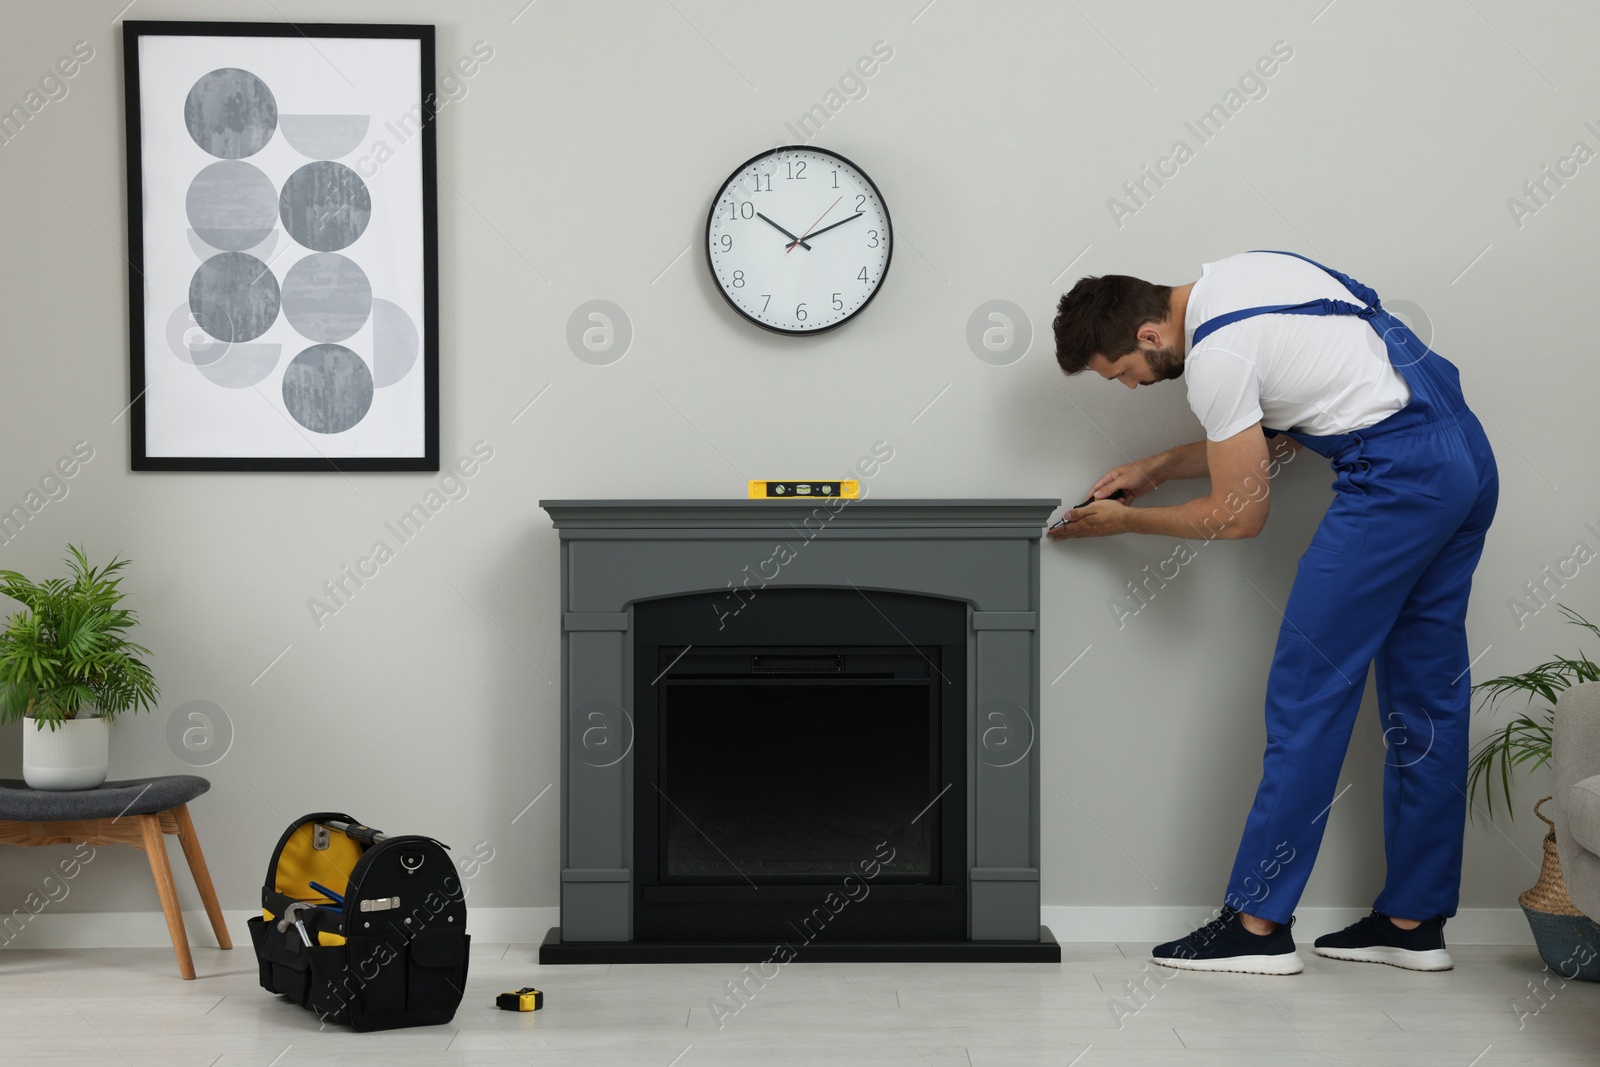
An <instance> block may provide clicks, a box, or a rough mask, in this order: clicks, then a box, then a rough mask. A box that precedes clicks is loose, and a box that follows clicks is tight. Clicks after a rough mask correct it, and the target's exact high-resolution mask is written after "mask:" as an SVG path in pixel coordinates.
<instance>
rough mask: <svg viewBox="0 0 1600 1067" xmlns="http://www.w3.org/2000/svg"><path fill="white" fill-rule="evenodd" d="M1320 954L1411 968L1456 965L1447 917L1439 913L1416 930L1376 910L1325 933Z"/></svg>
mask: <svg viewBox="0 0 1600 1067" xmlns="http://www.w3.org/2000/svg"><path fill="white" fill-rule="evenodd" d="M1313 947H1314V948H1315V950H1316V953H1317V955H1319V956H1326V957H1328V958H1329V959H1331V960H1351V961H1353V962H1355V963H1387V964H1388V965H1389V966H1391V967H1404V968H1405V969H1406V970H1408V971H1448V970H1449V969H1450V968H1452V967H1454V966H1455V962H1454V961H1453V960H1451V959H1450V953H1448V952H1446V951H1445V949H1444V918H1443V917H1441V916H1436V917H1434V918H1432V919H1429V920H1428V921H1426V922H1424V923H1423V924H1422V925H1421V926H1419V927H1417V928H1416V929H1415V930H1402V929H1400V927H1398V926H1396V925H1395V924H1394V923H1392V922H1390V921H1389V917H1388V916H1387V915H1384V914H1383V913H1381V912H1378V911H1374V912H1373V913H1372V914H1371V915H1368V916H1367V917H1366V918H1365V919H1362V920H1361V921H1360V922H1355V923H1351V924H1350V925H1349V926H1346V927H1345V928H1344V929H1343V930H1340V931H1339V932H1338V933H1333V934H1324V935H1322V936H1321V937H1319V938H1317V940H1316V943H1315V945H1314V946H1313Z"/></svg>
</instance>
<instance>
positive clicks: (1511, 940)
mask: <svg viewBox="0 0 1600 1067" xmlns="http://www.w3.org/2000/svg"><path fill="white" fill-rule="evenodd" d="M1039 910H1040V912H1041V913H1042V914H1041V919H1040V921H1041V922H1043V923H1044V925H1046V926H1048V927H1049V928H1050V932H1051V933H1053V934H1055V935H1056V940H1057V941H1061V942H1068V941H1149V942H1150V943H1151V944H1160V943H1161V942H1163V941H1171V940H1172V939H1174V938H1178V937H1182V936H1183V935H1184V934H1186V933H1188V932H1189V931H1191V930H1193V929H1195V928H1196V927H1197V926H1199V925H1200V924H1201V923H1203V922H1205V921H1206V920H1208V919H1210V918H1211V917H1212V915H1213V914H1215V912H1214V910H1213V909H1212V908H1208V907H1204V906H1201V905H1195V906H1194V907H1187V908H1185V907H1160V908H1093V907H1060V906H1050V905H1046V906H1045V907H1043V908H1041V909H1039ZM1370 910H1371V909H1370V908H1301V909H1300V910H1299V911H1298V912H1296V913H1295V925H1294V934H1295V940H1296V941H1306V942H1309V941H1313V940H1315V939H1316V938H1318V937H1321V936H1322V935H1323V934H1325V933H1328V932H1330V931H1332V930H1339V929H1342V928H1343V927H1346V926H1349V925H1350V924H1351V923H1353V922H1355V921H1356V920H1357V919H1359V918H1361V917H1362V916H1363V915H1366V914H1367V913H1368V912H1369V911H1370ZM1444 939H1445V943H1446V944H1455V945H1531V944H1533V932H1532V931H1531V930H1530V929H1529V928H1528V920H1527V917H1526V916H1524V915H1523V914H1522V909H1520V908H1463V909H1461V910H1460V911H1459V912H1457V913H1456V916H1455V918H1453V919H1451V920H1450V921H1449V923H1448V924H1447V925H1446V926H1445V931H1444Z"/></svg>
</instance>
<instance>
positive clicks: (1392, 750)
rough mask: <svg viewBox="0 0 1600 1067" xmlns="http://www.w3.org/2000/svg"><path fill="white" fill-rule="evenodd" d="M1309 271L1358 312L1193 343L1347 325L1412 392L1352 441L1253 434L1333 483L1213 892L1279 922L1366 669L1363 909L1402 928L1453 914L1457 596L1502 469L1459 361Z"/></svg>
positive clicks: (1460, 816) (1220, 321) (1477, 550)
mask: <svg viewBox="0 0 1600 1067" xmlns="http://www.w3.org/2000/svg"><path fill="white" fill-rule="evenodd" d="M1280 254H1283V255H1294V254H1295V253H1292V252H1290V253H1280ZM1297 258H1300V259H1305V258H1306V257H1304V256H1298V257H1297ZM1306 262H1308V263H1310V262H1313V261H1311V260H1306ZM1314 265H1315V266H1318V267H1321V269H1323V270H1325V271H1327V272H1328V274H1330V275H1332V276H1333V277H1334V278H1336V279H1338V280H1339V281H1340V282H1341V283H1342V284H1343V285H1344V286H1345V288H1347V289H1348V290H1349V291H1350V293H1351V295H1352V296H1353V297H1355V298H1356V299H1357V300H1359V301H1361V302H1362V303H1364V304H1365V306H1361V304H1353V303H1348V302H1346V301H1343V300H1328V299H1323V300H1314V301H1310V302H1307V303H1304V304H1294V305H1277V306H1271V307H1255V308H1245V309H1243V310H1240V311H1234V312H1230V313H1229V314H1226V315H1219V316H1217V317H1216V318H1214V319H1211V320H1209V321H1207V322H1205V323H1203V324H1201V326H1200V327H1199V328H1198V329H1197V330H1195V333H1194V343H1195V344H1199V343H1200V341H1201V340H1203V339H1204V338H1205V337H1206V336H1208V335H1209V334H1211V333H1213V332H1214V331H1216V330H1218V329H1221V328H1223V327H1225V326H1228V325H1230V324H1231V323H1235V322H1238V321H1240V320H1242V319H1246V318H1250V317H1251V316H1254V315H1266V314H1281V315H1356V316H1359V317H1360V318H1363V319H1366V320H1367V321H1368V322H1369V323H1370V324H1371V325H1372V328H1373V329H1374V330H1376V331H1377V332H1378V335H1379V336H1380V337H1381V338H1382V339H1383V341H1384V343H1385V345H1386V346H1387V348H1388V350H1389V360H1390V362H1391V363H1392V364H1393V365H1394V367H1395V369H1396V370H1397V371H1399V372H1400V374H1401V376H1402V377H1404V378H1405V380H1406V384H1407V385H1409V386H1410V387H1411V400H1410V402H1409V403H1408V404H1407V405H1406V406H1405V407H1404V408H1402V409H1401V410H1400V411H1397V412H1395V413H1394V414H1393V415H1390V416H1389V417H1388V418H1386V419H1384V420H1383V421H1381V422H1379V423H1377V424H1376V425H1374V426H1369V427H1367V428H1366V429H1364V430H1357V431H1355V432H1353V433H1344V434H1334V435H1329V436H1317V435H1313V434H1305V433H1293V432H1288V431H1281V430H1280V431H1274V430H1270V429H1269V430H1266V433H1267V434H1268V435H1269V436H1272V435H1273V434H1274V433H1283V432H1288V433H1289V436H1290V437H1292V438H1294V439H1295V440H1296V441H1299V442H1300V443H1301V444H1303V445H1305V446H1306V447H1307V448H1309V449H1311V450H1312V451H1314V452H1317V453H1319V454H1320V455H1323V456H1326V457H1327V458H1328V459H1329V460H1330V461H1331V462H1332V466H1333V470H1334V472H1335V475H1336V478H1335V481H1334V485H1333V489H1334V499H1333V503H1331V504H1330V505H1329V506H1328V511H1327V514H1326V515H1324V516H1323V518H1322V523H1321V525H1319V526H1318V527H1317V532H1316V534H1315V535H1314V536H1313V537H1312V539H1311V544H1310V545H1309V546H1308V547H1307V548H1306V551H1305V554H1304V555H1303V556H1301V557H1300V565H1299V569H1298V571H1297V572H1296V574H1295V580H1294V587H1293V589H1291V590H1290V593H1289V602H1288V604H1287V606H1286V607H1285V609H1284V618H1283V624H1282V626H1281V627H1280V628H1279V630H1278V643H1277V649H1276V651H1275V652H1274V653H1273V656H1272V670H1271V673H1270V674H1269V675H1268V677H1267V701H1266V717H1267V751H1266V756H1265V758H1264V759H1263V765H1262V774H1261V784H1260V786H1259V787H1258V788H1257V790H1256V798H1255V803H1254V804H1253V805H1252V806H1251V808H1250V816H1249V819H1248V820H1247V821H1246V823H1245V829H1244V837H1243V840H1242V841H1241V842H1240V844H1239V852H1238V856H1237V857H1236V858H1235V860H1234V865H1233V873H1232V875H1231V876H1230V877H1229V880H1228V894H1227V897H1226V898H1225V899H1226V902H1227V903H1228V904H1229V905H1230V906H1232V907H1235V908H1238V909H1239V910H1241V911H1244V912H1247V913H1249V914H1251V915H1256V916H1259V917H1260V918H1263V919H1269V920H1272V921H1275V922H1280V923H1283V922H1288V921H1289V918H1290V916H1291V915H1292V914H1293V912H1294V907H1295V904H1296V903H1297V902H1298V901H1299V899H1300V894H1301V891H1302V890H1303V889H1304V888H1305V884H1306V879H1307V878H1309V877H1310V875H1311V866H1312V863H1313V862H1314V861H1315V859H1316V855H1317V849H1318V847H1319V846H1320V845H1321V843H1322V833H1323V830H1324V829H1325V828H1326V827H1327V825H1328V815H1329V809H1330V806H1331V805H1332V803H1333V801H1334V789H1335V787H1336V786H1337V785H1338V780H1339V770H1340V767H1341V765H1342V764H1343V762H1344V756H1345V750H1346V749H1347V748H1348V747H1349V744H1350V734H1351V730H1352V729H1353V727H1354V725H1355V720H1356V713H1357V711H1358V710H1359V708H1360V705H1361V695H1362V690H1363V688H1364V687H1365V684H1366V677H1367V667H1368V665H1369V664H1371V663H1373V661H1374V660H1376V662H1377V669H1378V710H1379V714H1380V715H1381V717H1382V725H1383V729H1384V738H1385V740H1386V742H1387V745H1388V756H1387V757H1386V760H1385V764H1386V765H1385V767H1384V786H1383V810H1384V824H1383V829H1384V855H1385V857H1386V859H1387V861H1388V877H1387V880H1386V882H1385V884H1384V887H1383V891H1382V892H1381V893H1379V894H1378V898H1377V900H1376V902H1375V903H1374V905H1373V906H1374V907H1375V908H1376V909H1377V910H1378V911H1380V912H1382V913H1383V914H1385V915H1398V916H1400V917H1401V918H1407V919H1429V918H1432V917H1434V916H1436V915H1444V916H1451V915H1454V914H1455V911H1456V904H1457V902H1458V899H1459V897H1460V889H1461V852H1462V836H1463V832H1464V829H1465V821H1466V802H1467V797H1466V793H1465V789H1466V785H1467V755H1468V741H1467V727H1468V718H1469V714H1470V697H1471V688H1472V687H1471V682H1470V680H1469V678H1468V675H1467V669H1468V663H1469V661H1470V655H1469V653H1468V649H1467V634H1466V615H1467V593H1468V591H1469V589H1470V587H1471V584H1472V572H1473V569H1474V568H1475V567H1476V566H1477V564H1478V557H1479V556H1480V555H1481V554H1482V552H1483V540H1484V535H1485V534H1486V533H1487V531H1488V529H1489V523H1490V521H1491V520H1492V519H1493V518H1494V512H1495V504H1496V501H1497V500H1498V498H1499V484H1500V483H1499V475H1498V473H1497V472H1496V469H1495V461H1494V453H1493V452H1492V451H1491V449H1490V447H1489V441H1488V438H1487V437H1486V436H1485V435H1484V432H1483V427H1482V426H1481V425H1480V424H1479V422H1478V419H1477V417H1476V416H1475V415H1473V413H1472V412H1471V411H1470V410H1469V409H1468V408H1467V404H1466V400H1465V399H1464V398H1463V397H1462V394H1461V375H1460V372H1459V371H1457V370H1456V368H1455V366H1454V365H1452V364H1451V363H1450V362H1449V361H1448V360H1446V359H1445V358H1444V357H1442V356H1440V355H1438V354H1437V353H1435V352H1433V351H1431V350H1430V349H1429V348H1428V347H1427V345H1425V344H1423V342H1422V340H1421V339H1420V338H1418V337H1417V336H1416V334H1414V333H1412V332H1411V330H1410V329H1409V328H1407V326H1406V325H1405V323H1403V322H1402V321H1400V320H1399V319H1397V318H1395V316H1394V315H1392V314H1390V313H1389V312H1387V311H1385V310H1383V308H1382V306H1381V305H1380V304H1379V302H1378V294H1377V293H1375V292H1373V291H1372V290H1371V289H1369V288H1367V287H1366V286H1364V285H1362V284H1361V283H1360V282H1357V281H1355V280H1354V279H1352V278H1350V277H1348V276H1346V275H1344V274H1341V273H1339V272H1338V271H1336V270H1329V269H1328V268H1327V267H1323V266H1322V264H1320V263H1316V264H1314Z"/></svg>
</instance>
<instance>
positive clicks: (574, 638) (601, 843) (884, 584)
mask: <svg viewBox="0 0 1600 1067" xmlns="http://www.w3.org/2000/svg"><path fill="white" fill-rule="evenodd" d="M1060 503H1061V502H1060V501H1059V500H1051V499H1002V500H982V499H979V500H945V499H937V500H889V499H879V498H869V499H865V500H842V499H837V498H835V499H825V498H811V499H809V500H800V499H794V500H782V501H778V500H748V501H726V500H551V501H542V502H541V505H540V506H541V507H543V508H544V510H545V511H546V512H547V513H548V514H549V515H550V517H551V519H552V521H553V523H554V525H555V527H556V529H557V531H558V533H559V536H560V543H561V612H562V615H561V626H562V636H561V645H562V671H561V703H562V771H561V793H562V795H561V862H562V871H561V926H560V927H559V928H558V929H556V930H552V931H551V936H550V938H548V939H547V940H546V943H545V945H544V947H543V948H542V949H541V953H540V958H541V961H543V962H547V963H561V962H595V961H600V960H604V959H613V960H617V961H623V960H632V961H636V962H648V961H651V960H666V959H679V960H681V959H686V958H691V957H690V956H686V955H685V954H684V953H683V952H682V951H681V947H680V949H679V950H676V951H669V950H666V949H663V948H661V947H660V946H651V945H647V944H641V943H639V942H636V941H634V940H633V929H632V914H631V907H632V904H631V902H632V900H633V874H632V871H631V866H630V865H631V862H632V857H633V855H634V852H633V838H632V834H633V827H632V825H631V811H632V789H633V775H632V769H631V765H630V764H631V747H632V734H631V728H632V726H631V724H632V720H631V717H630V714H629V711H628V710H627V709H628V704H629V703H630V702H631V700H632V695H633V692H634V688H633V683H634V679H633V670H634V665H633V647H634V642H633V636H634V633H633V611H632V609H633V606H634V605H635V604H637V603H639V602H641V601H645V600H652V599H656V598H660V597H672V596H683V595H687V594H706V593H719V592H720V593H724V594H725V598H724V599H723V601H722V603H723V604H725V608H715V609H713V610H718V611H724V610H725V611H726V613H727V617H728V618H729V619H730V620H731V619H733V618H734V617H736V615H737V613H738V611H739V610H740V608H741V605H743V604H746V603H749V602H751V600H752V598H756V597H759V596H760V593H761V591H763V590H765V589H771V588H796V587H810V588H854V589H857V590H860V591H863V592H864V593H871V592H873V591H879V592H898V593H910V594H918V595H923V596H935V597H943V598H948V599H950V600H954V601H959V602H962V603H964V604H965V605H966V611H967V617H968V621H969V626H968V641H967V671H966V679H967V681H966V687H967V701H966V706H967V709H968V713H967V714H968V746H967V748H968V760H967V790H966V795H967V809H968V810H967V813H966V823H967V845H968V847H967V858H968V869H969V871H968V873H969V902H970V914H969V924H968V940H967V941H966V942H964V943H962V944H960V945H940V946H898V950H896V947H895V946H878V949H877V951H871V950H868V951H867V952H866V954H862V953H860V952H856V953H852V952H850V951H846V950H843V949H840V948H839V947H838V946H829V945H825V944H823V943H821V942H818V943H816V944H814V945H811V946H809V947H808V948H807V949H806V952H805V953H804V956H803V958H807V959H814V960H826V959H866V958H875V959H887V958H914V959H989V960H996V959H1017V960H1040V959H1051V958H1053V959H1059V948H1058V947H1057V946H1056V945H1055V943H1054V941H1053V939H1051V938H1050V937H1049V933H1048V931H1046V930H1042V929H1041V927H1040V924H1039V766H1038V743H1037V742H1038V715H1037V708H1038V704H1039V633H1038V620H1039V538H1040V536H1041V533H1042V530H1043V526H1044V524H1045V522H1046V521H1047V519H1048V518H1049V516H1050V514H1051V512H1052V511H1054V510H1055V509H1056V508H1057V507H1059V506H1060ZM997 724H999V725H1000V726H1001V727H1002V728H1001V729H997V728H996V725H997ZM996 737H999V738H1000V739H1001V743H1002V745H1003V746H1005V747H1003V751H1000V750H996V749H995V746H994V744H993V743H992V742H993V740H994V738H996ZM986 742H991V743H990V744H989V745H988V748H987V749H986V747H985V746H986ZM770 951H771V946H770V945H764V946H739V945H722V946H715V947H710V948H707V949H706V950H705V951H702V952H701V953H700V954H699V955H696V956H693V957H692V958H697V959H704V960H759V959H764V958H766V955H767V954H768V953H769V952H770Z"/></svg>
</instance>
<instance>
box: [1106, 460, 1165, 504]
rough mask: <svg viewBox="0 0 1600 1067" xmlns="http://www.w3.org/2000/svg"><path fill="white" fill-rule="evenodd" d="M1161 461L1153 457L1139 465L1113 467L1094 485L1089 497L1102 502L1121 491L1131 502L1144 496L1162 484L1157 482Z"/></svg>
mask: <svg viewBox="0 0 1600 1067" xmlns="http://www.w3.org/2000/svg"><path fill="white" fill-rule="evenodd" d="M1159 459H1160V457H1159V456H1151V457H1150V458H1149V459H1144V460H1140V461H1139V462H1138V463H1124V464H1123V465H1122V466H1120V467H1112V468H1111V469H1110V470H1108V471H1106V472H1105V473H1104V474H1102V475H1101V476H1100V480H1099V481H1098V482H1095V483H1094V486H1093V488H1091V489H1090V490H1089V495H1090V496H1092V497H1094V498H1095V499H1096V500H1100V499H1103V498H1105V497H1108V496H1110V495H1111V494H1112V493H1114V492H1116V491H1117V490H1118V489H1121V490H1122V492H1123V494H1124V496H1125V497H1126V498H1127V499H1129V500H1131V499H1133V498H1134V497H1136V496H1144V495H1145V494H1146V493H1148V492H1150V491H1151V490H1152V489H1154V488H1155V487H1156V486H1158V485H1160V484H1161V483H1160V482H1159V481H1158V480H1157V477H1158V472H1157V467H1158V460H1159Z"/></svg>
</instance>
